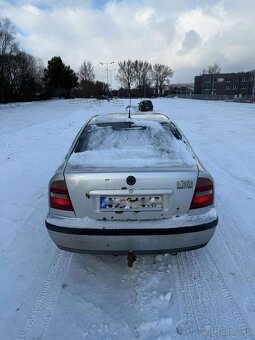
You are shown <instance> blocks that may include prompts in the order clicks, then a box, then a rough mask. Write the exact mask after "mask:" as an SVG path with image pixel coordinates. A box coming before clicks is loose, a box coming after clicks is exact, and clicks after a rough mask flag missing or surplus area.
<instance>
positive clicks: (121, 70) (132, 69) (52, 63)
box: [0, 17, 173, 103]
mask: <svg viewBox="0 0 255 340" xmlns="http://www.w3.org/2000/svg"><path fill="white" fill-rule="evenodd" d="M172 76H173V70H172V69H171V68H169V67H168V66H166V65H163V64H153V65H152V64H151V63H149V62H148V61H142V60H135V61H131V60H124V61H120V62H118V69H117V75H116V78H115V79H116V80H117V81H118V82H119V83H120V85H121V88H120V90H119V91H118V94H119V95H121V96H126V97H127V96H130V95H134V94H135V95H136V96H140V97H145V96H150V95H152V94H153V95H156V96H157V95H160V96H161V95H162V93H163V86H164V84H166V83H169V80H170V78H171V77H172ZM152 86H154V89H155V90H154V91H153V92H152V90H151V87H152ZM111 90H112V89H111ZM109 93H110V84H107V83H105V82H101V81H98V80H95V73H94V66H93V65H92V63H91V62H90V61H86V60H84V61H83V63H82V64H81V65H80V67H79V70H78V72H77V73H75V71H74V70H72V69H71V67H70V66H69V65H65V64H64V63H63V61H62V59H61V57H60V56H54V57H53V58H52V59H50V60H49V61H48V65H47V67H46V68H45V67H44V65H43V62H42V60H40V59H39V58H36V57H34V56H32V55H31V54H29V53H27V52H24V51H22V50H21V49H20V48H19V43H18V42H17V40H16V30H15V26H14V25H13V24H12V23H11V21H10V20H9V19H8V18H1V17H0V103H5V102H14V101H31V100H39V99H49V98H52V97H59V98H63V97H65V98H72V97H100V96H103V95H104V96H109ZM111 93H112V92H111Z"/></svg>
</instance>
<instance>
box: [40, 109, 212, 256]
mask: <svg viewBox="0 0 255 340" xmlns="http://www.w3.org/2000/svg"><path fill="white" fill-rule="evenodd" d="M45 222H46V227H47V229H48V232H49V234H50V237H51V238H52V240H53V241H54V242H55V244H56V245H57V246H58V247H59V248H61V249H64V250H67V251H72V252H83V253H96V254H128V253H130V252H133V253H135V254H145V253H167V252H169V253H177V252H179V251H186V250H192V249H196V248H200V247H203V246H205V245H206V244H207V243H208V241H209V240H210V239H211V237H212V236H213V234H214V232H215V229H216V225H217V222H218V217H217V213H216V210H215V207H214V181H213V178H212V176H211V175H210V174H209V173H208V171H207V170H206V169H205V168H204V166H203V165H202V164H201V162H200V161H199V160H198V158H197V157H196V155H195V153H194V151H193V149H192V148H191V146H190V144H189V142H188V141H187V139H186V138H185V136H184V134H183V133H182V131H181V130H180V129H179V128H178V127H177V125H176V124H175V123H174V122H173V121H171V120H170V119H169V118H168V117H166V116H165V115H162V114H155V113H153V114H152V113H150V114H134V115H132V117H131V118H128V117H127V116H126V115H124V114H106V115H98V116H94V117H92V118H91V119H90V120H89V121H88V122H87V123H86V124H85V125H84V126H83V128H82V129H81V131H80V132H79V134H78V135H77V137H76V138H75V140H74V142H73V144H72V146H71V149H70V150H69V152H68V154H67V155H66V157H65V160H64V162H63V164H62V165H61V166H60V167H59V168H58V169H57V171H56V173H55V174H54V176H53V177H52V179H51V180H50V183H49V213H48V216H47V218H46V221H45Z"/></svg>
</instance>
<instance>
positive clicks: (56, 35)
mask: <svg viewBox="0 0 255 340" xmlns="http://www.w3.org/2000/svg"><path fill="white" fill-rule="evenodd" d="M98 2H99V0H98ZM0 10H1V12H0V13H1V15H2V16H7V17H8V18H9V19H10V20H11V21H12V22H13V23H14V24H15V25H16V27H17V29H18V32H20V33H19V34H18V40H19V41H20V46H21V47H22V48H24V49H26V50H28V51H29V52H30V53H32V54H33V55H35V56H37V57H40V58H42V59H43V60H44V61H45V63H46V62H47V60H49V59H51V58H52V57H53V56H61V57H62V60H63V61H64V62H65V63H67V64H70V65H71V67H72V68H73V69H74V70H77V69H78V68H79V65H80V64H81V63H82V61H83V60H84V59H86V60H90V61H92V63H93V64H94V65H95V70H96V72H97V76H98V78H99V79H101V80H105V75H106V72H105V71H104V68H102V67H100V65H99V61H115V62H116V63H117V62H118V61H119V60H123V59H127V58H131V59H143V60H148V61H150V62H152V63H154V62H159V63H165V64H167V65H169V66H170V67H171V68H173V69H174V70H175V76H174V79H173V81H174V82H177V81H181V82H184V81H191V79H192V78H193V76H194V75H195V74H196V73H197V72H199V71H198V70H202V69H203V68H204V67H205V66H207V65H208V64H210V63H214V62H218V63H219V64H220V65H221V67H222V70H223V71H225V70H226V71H239V69H238V68H241V69H242V70H248V69H252V68H255V48H254V47H255V46H254V44H255V43H254V41H255V32H254V30H253V27H254V23H253V21H254V17H253V13H254V12H255V2H254V1H251V0H247V4H246V6H244V5H243V3H240V2H239V1H237V0H233V1H230V0H225V1H220V0H219V1H216V2H215V1H211V0H205V1H202V0H200V1H199V0H196V1H195V0H191V1H187V0H179V1H178V2H173V1H164V0H158V1H154V0H122V1H118V2H117V1H109V2H107V3H106V4H105V5H104V6H101V7H98V6H97V7H94V6H93V0H87V1H82V0H75V1H68V0H61V1H57V0H53V1H51V0H47V1H39V0H33V1H25V0H17V1H16V3H15V4H11V3H10V2H9V1H4V2H3V4H1V5H0ZM21 32H22V33H21ZM116 66H117V65H116ZM116 66H115V68H116Z"/></svg>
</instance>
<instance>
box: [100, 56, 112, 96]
mask: <svg viewBox="0 0 255 340" xmlns="http://www.w3.org/2000/svg"><path fill="white" fill-rule="evenodd" d="M100 64H101V65H106V74H107V100H108V102H109V100H110V99H109V86H108V71H109V70H108V65H110V64H114V61H110V62H108V63H104V62H102V61H100Z"/></svg>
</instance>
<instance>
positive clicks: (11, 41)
mask: <svg viewBox="0 0 255 340" xmlns="http://www.w3.org/2000/svg"><path fill="white" fill-rule="evenodd" d="M16 51H17V42H16V30H15V26H14V25H13V24H12V23H11V21H10V20H9V19H8V18H1V17H0V55H4V54H12V53H14V52H16Z"/></svg>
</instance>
